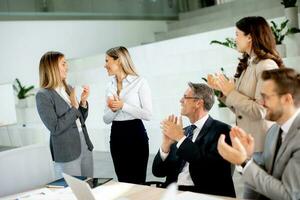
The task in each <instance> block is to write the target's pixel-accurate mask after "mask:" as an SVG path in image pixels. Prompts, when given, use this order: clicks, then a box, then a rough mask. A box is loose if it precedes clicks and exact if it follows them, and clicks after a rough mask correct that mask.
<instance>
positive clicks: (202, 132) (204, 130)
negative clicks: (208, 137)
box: [195, 116, 214, 142]
mask: <svg viewBox="0 0 300 200" xmlns="http://www.w3.org/2000/svg"><path fill="white" fill-rule="evenodd" d="M213 121H214V120H213V118H211V116H209V117H208V118H207V120H206V122H205V123H204V125H203V127H202V128H201V130H200V133H199V134H198V136H197V138H196V140H195V142H196V141H199V140H200V139H201V138H202V137H203V136H204V135H205V134H206V133H207V132H208V130H209V127H210V126H211V124H212V122H213Z"/></svg>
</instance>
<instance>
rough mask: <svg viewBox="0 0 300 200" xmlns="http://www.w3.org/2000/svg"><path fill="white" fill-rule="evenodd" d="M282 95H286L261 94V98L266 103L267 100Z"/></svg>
mask: <svg viewBox="0 0 300 200" xmlns="http://www.w3.org/2000/svg"><path fill="white" fill-rule="evenodd" d="M282 95H284V94H270V95H266V94H261V97H262V100H263V101H265V100H269V99H270V98H271V97H273V96H282Z"/></svg>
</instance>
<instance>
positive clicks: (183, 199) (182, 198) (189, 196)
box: [176, 192, 222, 200]
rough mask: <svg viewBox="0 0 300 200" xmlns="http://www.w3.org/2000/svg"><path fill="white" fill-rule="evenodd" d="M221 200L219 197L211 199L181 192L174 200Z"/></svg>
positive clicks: (203, 195) (202, 195) (210, 197)
mask: <svg viewBox="0 0 300 200" xmlns="http://www.w3.org/2000/svg"><path fill="white" fill-rule="evenodd" d="M186 199H189V200H222V198H219V197H213V196H209V195H205V194H199V193H193V192H183V193H180V194H178V195H177V196H176V200H186Z"/></svg>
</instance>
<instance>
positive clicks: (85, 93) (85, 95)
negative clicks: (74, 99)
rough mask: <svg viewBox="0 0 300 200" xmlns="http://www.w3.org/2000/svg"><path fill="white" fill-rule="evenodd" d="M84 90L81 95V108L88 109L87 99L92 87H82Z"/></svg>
mask: <svg viewBox="0 0 300 200" xmlns="http://www.w3.org/2000/svg"><path fill="white" fill-rule="evenodd" d="M82 88H83V91H82V93H81V101H80V104H81V106H83V107H86V102H87V98H88V97H89V95H90V87H89V86H88V85H84V86H82Z"/></svg>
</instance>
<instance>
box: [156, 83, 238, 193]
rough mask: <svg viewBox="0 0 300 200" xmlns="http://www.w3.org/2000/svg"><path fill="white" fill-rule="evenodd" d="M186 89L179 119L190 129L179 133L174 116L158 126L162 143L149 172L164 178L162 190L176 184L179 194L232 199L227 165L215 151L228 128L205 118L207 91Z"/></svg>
mask: <svg viewBox="0 0 300 200" xmlns="http://www.w3.org/2000/svg"><path fill="white" fill-rule="evenodd" d="M188 86H189V87H188V88H187V90H186V91H185V93H184V95H183V97H182V98H181V100H180V103H181V115H183V116H186V117H187V118H188V119H189V121H190V123H191V125H190V126H187V127H185V128H184V129H183V126H182V119H181V117H179V118H178V117H176V116H174V115H171V116H169V117H168V118H167V119H165V120H164V121H163V122H162V123H161V128H162V133H163V134H162V135H163V140H162V144H161V147H160V149H159V151H158V153H157V155H156V156H155V159H154V162H153V166H152V172H153V174H154V175H155V176H157V177H166V182H165V186H167V185H168V184H170V183H172V182H176V183H177V185H178V186H179V190H184V191H192V192H200V193H207V194H214V195H223V196H231V197H235V191H234V186H233V181H232V177H231V164H230V163H229V162H227V161H226V160H224V159H223V158H222V157H221V156H220V154H219V153H218V151H217V143H218V138H219V136H220V135H221V134H225V135H229V131H230V126H229V125H227V124H224V123H222V122H220V121H217V120H214V119H213V118H211V117H210V116H209V114H208V112H209V110H210V109H211V108H212V106H213V104H214V93H213V90H212V89H211V88H209V87H208V86H207V85H206V84H196V83H189V84H188ZM227 142H228V144H230V140H229V139H228V141H227Z"/></svg>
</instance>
